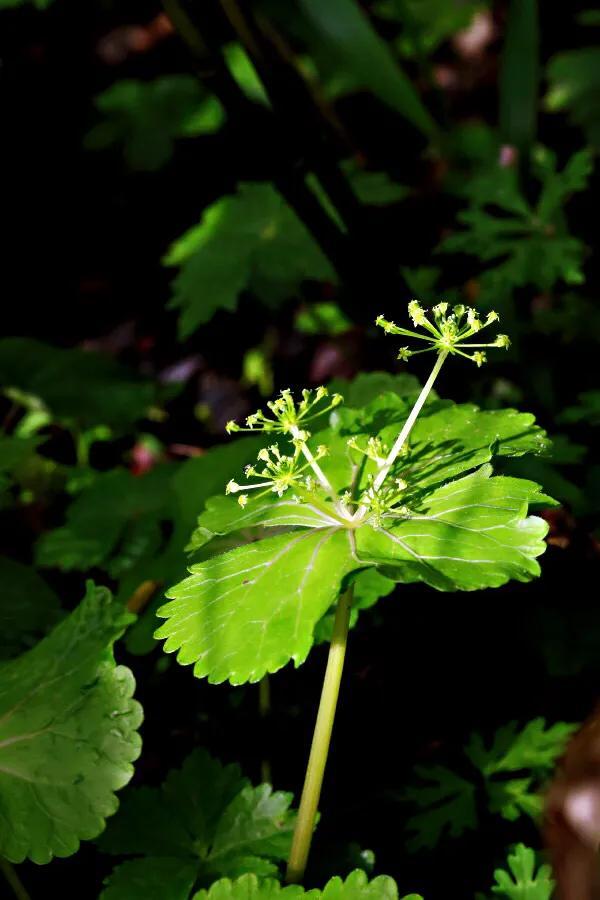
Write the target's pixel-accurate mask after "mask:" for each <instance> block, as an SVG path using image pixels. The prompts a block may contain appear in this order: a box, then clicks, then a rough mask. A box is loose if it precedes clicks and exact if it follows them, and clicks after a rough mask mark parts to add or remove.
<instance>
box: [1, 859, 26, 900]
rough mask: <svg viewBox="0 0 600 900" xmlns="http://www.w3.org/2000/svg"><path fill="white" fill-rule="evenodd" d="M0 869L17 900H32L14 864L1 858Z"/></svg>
mask: <svg viewBox="0 0 600 900" xmlns="http://www.w3.org/2000/svg"><path fill="white" fill-rule="evenodd" d="M0 869H1V870H2V874H3V875H4V877H5V879H6V881H7V882H8V884H9V885H10V886H11V888H12V892H13V894H14V895H15V897H16V898H17V900H31V898H30V896H29V894H28V893H27V891H26V890H25V887H24V886H23V882H22V881H21V879H20V878H19V876H18V875H17V871H16V869H15V867H14V866H13V864H12V863H10V862H9V861H8V860H7V859H5V858H4V857H3V856H0Z"/></svg>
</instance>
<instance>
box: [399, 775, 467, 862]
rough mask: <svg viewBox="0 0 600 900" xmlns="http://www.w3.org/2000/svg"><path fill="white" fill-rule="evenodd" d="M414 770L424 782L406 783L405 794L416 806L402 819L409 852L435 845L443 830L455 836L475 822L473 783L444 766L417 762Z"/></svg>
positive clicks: (444, 832) (441, 836)
mask: <svg viewBox="0 0 600 900" xmlns="http://www.w3.org/2000/svg"><path fill="white" fill-rule="evenodd" d="M415 772H416V774H417V775H419V776H420V778H422V779H423V781H424V782H427V783H426V784H421V785H419V786H418V787H410V788H408V789H407V790H406V792H405V795H404V796H405V798H406V800H408V801H409V802H410V803H412V804H414V805H416V806H418V807H419V812H417V813H415V814H414V815H413V816H411V817H410V818H409V819H407V821H406V830H407V831H408V832H409V833H411V834H412V837H410V838H409V840H408V842H407V848H408V849H409V850H410V851H411V852H416V851H417V850H423V849H428V850H431V849H432V848H433V847H435V846H436V845H437V844H438V843H439V842H440V841H441V840H442V838H443V837H445V836H446V834H448V835H450V837H458V836H459V835H461V834H463V832H464V831H466V830H467V829H471V830H473V829H474V828H476V826H477V806H476V792H475V787H474V786H473V785H472V784H471V782H469V781H467V780H466V779H464V778H462V777H461V776H460V775H457V774H456V773H455V772H452V771H451V770H450V769H447V768H446V767H445V766H417V767H416V768H415Z"/></svg>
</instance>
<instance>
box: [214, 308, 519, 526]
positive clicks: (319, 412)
mask: <svg viewBox="0 0 600 900" xmlns="http://www.w3.org/2000/svg"><path fill="white" fill-rule="evenodd" d="M449 309H450V307H449V305H448V304H447V303H438V304H437V306H434V307H433V309H432V310H431V311H428V310H425V309H423V307H422V306H421V305H420V304H419V303H418V301H416V300H412V301H411V302H410V303H409V304H408V313H409V315H410V317H411V319H412V321H413V324H414V325H415V326H416V327H417V326H418V327H420V328H422V329H424V331H425V332H426V334H423V333H421V332H419V331H415V330H409V329H406V328H400V327H399V326H398V325H396V324H395V323H394V322H390V321H388V320H387V319H384V318H383V316H379V317H378V318H377V320H376V324H377V325H379V326H380V327H381V328H383V329H384V331H385V332H386V333H387V334H398V335H402V336H404V337H412V338H417V339H419V340H422V341H426V342H427V343H428V344H429V346H427V347H425V348H424V349H422V350H416V351H413V350H410V349H409V348H408V347H401V348H400V351H399V353H398V358H399V359H402V360H406V359H408V358H410V356H413V355H415V354H416V353H426V352H427V351H430V350H433V351H436V353H437V356H438V358H437V361H436V364H435V366H434V369H433V372H432V374H431V376H430V377H429V379H428V381H427V383H426V384H425V386H424V388H423V389H422V391H421V393H420V395H419V397H418V399H417V401H416V403H415V405H414V407H413V409H412V411H411V413H410V414H409V416H408V418H407V420H406V422H405V424H404V426H403V428H402V429H401V431H400V433H399V435H398V437H397V439H396V441H395V442H394V444H393V446H392V447H391V449H390V448H388V447H387V446H385V445H383V444H382V443H381V441H380V439H379V438H370V439H369V440H368V442H367V444H366V446H365V447H362V446H360V444H359V443H358V442H357V441H356V439H355V438H351V439H350V440H349V441H348V442H347V450H348V452H349V453H350V454H351V455H356V454H359V455H362V456H364V457H366V460H367V461H368V465H369V468H370V469H371V471H367V472H366V475H365V481H364V484H363V486H362V488H361V489H360V490H358V491H355V492H353V491H352V490H351V489H350V487H348V488H346V489H344V490H341V491H336V490H335V489H334V487H333V486H332V485H331V483H330V481H329V479H328V478H327V476H326V475H325V473H324V472H323V469H322V468H321V466H320V465H319V460H321V459H323V458H324V457H326V456H328V455H329V448H328V447H327V446H326V445H324V444H321V445H319V446H318V447H317V448H316V449H315V450H314V452H313V451H312V450H311V449H310V447H309V444H308V442H309V440H310V437H311V432H310V431H309V430H307V427H306V426H307V425H308V424H309V423H310V422H313V421H314V420H315V419H317V418H320V417H322V416H323V414H324V413H327V412H329V411H331V410H332V409H334V408H335V407H336V406H339V404H340V403H342V402H343V397H342V396H341V395H340V394H333V395H331V396H330V395H329V392H328V391H327V388H325V387H318V388H316V390H313V391H311V390H303V391H302V399H301V400H300V401H299V402H298V403H296V401H295V400H294V398H293V396H292V394H291V391H290V390H288V389H286V390H283V391H282V392H281V394H280V396H279V397H277V398H276V399H275V400H272V401H269V403H267V407H268V410H269V412H268V413H264V412H263V411H262V410H258V411H257V412H255V413H253V414H252V415H250V416H248V418H247V419H246V425H245V427H242V426H239V425H237V424H236V423H235V422H229V423H228V424H227V431H228V432H237V431H250V432H258V431H262V432H267V433H274V434H280V435H281V436H282V437H283V438H284V439H286V440H287V441H288V443H289V445H290V447H289V452H287V453H286V452H284V451H282V450H281V449H280V447H279V444H272V445H271V446H270V447H268V448H263V449H262V450H260V451H259V453H258V464H254V465H248V466H246V468H245V469H244V474H245V476H246V478H247V479H251V480H250V481H249V482H248V483H247V484H238V482H236V481H234V480H231V481H230V482H229V483H228V484H227V487H226V493H227V494H238V495H239V496H238V503H239V504H240V506H242V507H244V506H246V504H247V503H248V499H249V494H248V492H249V491H254V490H257V489H258V493H257V494H255V496H256V497H261V496H265V495H266V494H270V493H274V494H276V495H277V496H278V497H282V496H283V495H284V494H285V493H286V492H288V491H291V493H292V496H293V498H294V499H295V500H296V501H297V502H299V503H301V502H303V501H305V502H309V503H312V504H313V505H316V506H318V507H319V508H321V509H324V504H327V512H328V514H329V515H332V516H334V517H335V518H336V519H338V520H339V521H340V522H341V523H343V524H344V525H345V526H346V527H349V528H356V527H358V526H359V525H361V524H363V523H364V522H365V521H366V520H369V521H372V522H373V523H374V524H378V523H379V522H380V521H381V519H382V517H383V516H385V515H388V516H389V515H397V516H402V515H404V514H408V513H407V511H406V510H405V508H404V507H403V505H402V501H403V496H404V493H405V491H406V489H407V487H408V485H407V483H406V481H405V480H404V479H403V478H402V477H399V473H398V472H397V471H396V470H395V466H394V464H395V463H396V461H397V459H398V457H399V456H401V454H402V453H403V452H405V450H406V443H407V440H408V436H409V434H410V431H411V429H412V427H413V425H414V423H415V421H416V419H417V416H418V414H419V412H420V410H421V409H422V407H423V405H424V403H425V401H426V399H427V396H428V394H429V392H430V391H431V388H432V387H433V382H434V380H435V378H436V377H437V374H438V373H439V370H440V369H441V366H442V364H443V362H444V360H445V359H446V357H447V356H448V355H454V354H457V355H459V356H463V357H465V358H466V359H469V360H471V361H472V362H475V363H476V364H477V365H478V366H481V365H482V364H483V363H484V362H485V361H486V357H485V353H484V352H483V349H482V348H491V347H494V348H499V347H504V348H508V347H509V346H510V341H509V339H508V337H507V336H506V335H505V334H499V335H497V337H496V338H495V340H494V341H491V342H489V343H486V344H482V343H472V342H470V341H469V339H470V338H472V337H473V335H475V334H477V333H478V332H479V331H481V329H482V328H486V327H487V326H488V325H491V324H492V323H493V322H497V321H498V315H497V313H495V312H490V313H488V314H487V316H486V319H485V321H483V322H482V321H481V319H480V317H479V314H478V313H477V311H476V310H475V309H473V308H471V307H465V306H462V305H458V306H454V307H453V308H452V310H451V311H450V312H449ZM467 350H470V351H472V352H470V353H468V352H466V351H467Z"/></svg>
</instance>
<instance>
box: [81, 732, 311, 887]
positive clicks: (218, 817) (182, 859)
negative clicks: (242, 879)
mask: <svg viewBox="0 0 600 900" xmlns="http://www.w3.org/2000/svg"><path fill="white" fill-rule="evenodd" d="M291 800H292V796H291V794H284V793H281V792H273V791H272V789H271V787H270V785H267V784H262V785H260V786H258V787H252V786H251V784H250V782H249V781H248V779H246V778H244V777H243V776H242V775H241V772H240V770H239V768H238V766H237V765H228V766H223V765H221V763H220V762H218V760H215V759H213V758H212V757H211V756H209V754H208V753H207V752H206V751H205V750H195V751H194V752H193V753H192V754H191V755H190V756H189V757H188V758H187V759H186V761H185V762H184V764H183V766H182V768H181V769H176V770H173V771H172V772H171V773H170V774H169V775H168V776H167V779H166V781H165V782H164V783H163V785H162V786H161V787H160V788H146V787H142V788H133V789H131V790H130V791H128V793H127V794H126V795H125V796H124V798H123V802H122V804H121V809H120V810H119V813H118V815H117V816H115V817H114V819H112V820H111V822H110V823H109V825H108V827H107V829H106V832H105V833H104V834H103V835H102V836H101V837H100V839H99V845H100V848H101V849H102V850H104V851H105V852H107V853H111V854H119V855H127V856H129V855H131V856H139V857H142V858H141V859H137V860H135V861H131V862H128V863H125V864H123V865H121V866H119V867H117V869H116V870H115V871H114V872H113V874H112V875H111V877H110V879H109V881H108V884H109V887H108V889H107V890H106V891H105V893H104V894H103V895H102V896H103V897H107V898H110V897H113V896H114V897H115V898H116V897H120V896H123V897H125V896H126V888H127V885H128V883H129V881H130V879H136V880H137V882H138V883H139V884H150V883H151V879H152V877H153V875H156V877H157V878H159V877H160V878H165V879H168V877H169V873H170V872H171V871H172V870H173V869H176V868H177V865H179V866H181V868H182V873H183V872H184V871H185V872H186V873H187V875H186V878H185V879H184V883H185V884H187V879H188V876H189V874H192V875H193V877H192V879H191V881H192V883H198V882H199V883H200V884H210V883H211V882H212V881H214V880H215V879H217V878H220V877H222V876H228V877H231V878H236V877H237V876H238V875H241V874H243V873H244V872H255V873H257V874H259V875H261V876H268V875H272V874H274V873H275V872H276V871H277V866H276V862H277V861H279V860H283V859H285V858H286V855H287V853H288V851H289V846H290V842H291V837H292V830H293V827H294V821H295V813H294V812H293V811H291V810H290V809H289V806H290V803H291ZM158 858H160V863H159V861H158ZM157 867H160V869H162V870H163V874H160V873H158V872H157ZM182 877H183V876H182ZM164 887H165V889H167V888H168V887H169V884H168V881H167V880H165V883H164ZM190 887H191V885H190ZM178 890H179V888H178ZM111 891H112V892H113V893H111ZM181 895H182V896H185V897H187V896H188V895H187V894H185V893H184V888H183V885H182V886H181ZM174 897H177V898H179V894H174Z"/></svg>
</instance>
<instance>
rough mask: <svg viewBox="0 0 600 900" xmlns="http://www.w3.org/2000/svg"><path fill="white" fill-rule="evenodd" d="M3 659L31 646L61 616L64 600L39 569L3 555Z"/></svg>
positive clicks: (0, 571)
mask: <svg viewBox="0 0 600 900" xmlns="http://www.w3.org/2000/svg"><path fill="white" fill-rule="evenodd" d="M0 585H2V603H1V605H0V658H3V659H6V658H8V657H11V656H14V655H15V654H16V653H18V652H19V651H21V650H24V649H26V648H27V647H28V646H31V645H32V644H33V643H35V641H36V640H37V639H39V638H40V637H41V636H42V635H43V634H44V633H45V632H46V631H47V630H48V629H49V628H50V627H51V626H52V625H55V624H56V622H57V620H58V618H59V615H60V601H59V599H58V597H57V596H56V594H55V593H54V591H53V590H52V589H51V588H50V587H49V586H48V584H46V582H45V581H44V579H43V578H41V577H40V576H39V575H38V573H37V572H36V571H35V569H33V568H31V567H30V566H25V565H23V563H20V562H17V561H16V560H13V559H9V558H8V557H6V556H0Z"/></svg>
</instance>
